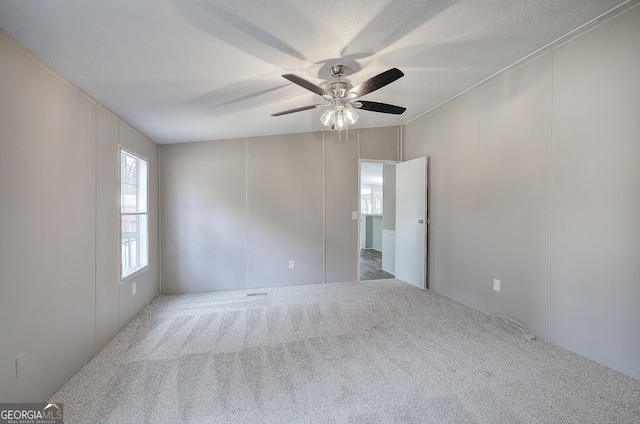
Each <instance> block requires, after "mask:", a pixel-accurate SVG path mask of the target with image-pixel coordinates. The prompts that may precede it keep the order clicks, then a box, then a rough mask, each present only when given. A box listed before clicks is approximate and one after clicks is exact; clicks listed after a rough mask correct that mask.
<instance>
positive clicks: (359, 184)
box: [356, 159, 401, 281]
mask: <svg viewBox="0 0 640 424" xmlns="http://www.w3.org/2000/svg"><path fill="white" fill-rule="evenodd" d="M364 162H366V163H380V164H383V165H397V164H398V163H400V162H401V161H399V160H376V159H358V203H357V204H358V238H357V241H358V243H357V245H356V247H357V249H358V250H357V255H356V258H357V266H356V281H362V280H361V279H360V237H361V236H362V235H361V234H360V230H361V229H362V225H361V220H362V216H361V215H362V208H361V202H362V193H361V190H362V182H361V178H362V163H364ZM382 196H383V198H384V192H383V193H382ZM383 213H384V211H383Z"/></svg>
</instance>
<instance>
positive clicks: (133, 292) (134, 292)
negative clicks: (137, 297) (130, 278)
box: [131, 281, 137, 296]
mask: <svg viewBox="0 0 640 424" xmlns="http://www.w3.org/2000/svg"><path fill="white" fill-rule="evenodd" d="M136 291H137V289H136V282H135V281H134V282H133V283H131V295H132V296H133V295H134V294H136Z"/></svg>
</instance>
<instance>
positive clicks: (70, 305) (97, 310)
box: [0, 31, 159, 402]
mask: <svg viewBox="0 0 640 424" xmlns="http://www.w3.org/2000/svg"><path fill="white" fill-rule="evenodd" d="M0 93H2V96H0V199H2V201H0V216H1V217H2V219H0V340H1V342H0V400H1V401H2V402H34V401H41V400H44V399H47V398H48V397H49V396H51V395H52V394H53V392H54V391H55V390H57V389H59V388H60V387H61V386H62V384H64V383H65V382H66V381H67V380H68V379H69V378H70V377H71V376H72V375H73V374H75V373H76V372H77V371H78V370H79V369H80V368H81V367H82V366H84V365H85V364H86V363H87V362H88V361H89V360H90V359H91V357H92V356H93V355H94V354H95V353H96V352H97V351H98V350H99V349H100V348H101V347H102V346H104V344H105V343H106V342H107V341H108V340H110V339H111V338H112V337H113V336H114V335H115V334H116V333H117V332H118V331H119V329H120V328H122V327H123V326H124V325H126V324H127V322H128V320H130V319H131V318H132V317H133V316H135V315H136V314H137V313H138V312H139V311H140V310H141V309H142V308H143V307H144V306H145V305H146V304H148V303H149V302H150V300H151V299H153V298H154V297H155V296H156V295H157V293H158V289H159V286H158V280H159V279H158V272H159V267H158V230H157V228H158V209H157V206H158V185H157V181H158V179H157V171H158V159H157V152H158V149H157V146H156V145H155V144H154V143H152V142H151V141H150V140H148V139H147V138H145V137H144V136H142V135H140V134H139V133H137V132H136V131H134V130H133V129H131V127H129V126H127V125H126V124H125V123H123V122H122V121H121V120H119V119H118V118H116V117H115V116H113V115H112V114H110V113H109V112H108V111H106V110H105V109H103V108H102V107H101V106H100V105H98V104H97V103H96V101H95V100H94V99H92V98H91V97H89V96H88V95H86V94H85V93H83V92H82V91H81V90H79V89H78V88H76V87H75V86H74V85H73V84H72V83H70V82H69V81H67V80H66V79H65V78H64V77H62V76H61V75H59V74H58V73H57V72H55V71H54V70H52V69H51V68H50V67H49V66H48V65H46V64H45V63H44V62H43V61H41V60H40V59H39V58H37V57H35V56H34V55H33V54H32V53H31V52H29V51H28V50H26V49H25V48H24V47H22V46H21V45H19V44H18V43H17V42H16V41H15V40H13V39H12V38H10V37H9V36H8V35H7V34H6V33H4V32H2V31H0ZM118 143H121V144H122V145H124V146H126V147H127V148H129V149H131V150H132V151H135V152H138V153H139V154H141V155H143V156H146V157H147V158H148V159H149V160H150V177H151V181H150V182H151V198H150V205H151V208H150V239H151V249H150V263H151V266H150V268H149V269H148V270H146V271H144V272H142V273H141V274H139V275H137V276H136V278H135V281H137V282H138V284H137V286H138V294H136V295H135V296H131V288H130V286H128V284H122V285H120V284H119V283H120V278H119V254H118V252H119V223H118V210H119V196H118V193H119V190H118V184H117V181H118V167H119V155H118ZM127 290H128V291H127ZM22 352H27V372H26V374H25V375H23V376H21V377H20V378H16V356H18V355H19V354H21V353H22Z"/></svg>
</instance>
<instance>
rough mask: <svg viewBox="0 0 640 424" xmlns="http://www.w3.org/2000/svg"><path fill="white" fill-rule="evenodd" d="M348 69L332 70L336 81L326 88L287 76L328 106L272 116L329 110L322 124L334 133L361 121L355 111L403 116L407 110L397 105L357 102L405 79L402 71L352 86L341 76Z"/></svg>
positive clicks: (330, 71) (340, 66)
mask: <svg viewBox="0 0 640 424" xmlns="http://www.w3.org/2000/svg"><path fill="white" fill-rule="evenodd" d="M346 72H347V67H346V66H344V65H334V66H332V67H331V68H330V69H329V73H330V74H331V76H332V77H333V78H336V79H337V81H334V82H330V83H329V84H327V85H326V86H325V87H324V88H322V87H320V86H318V85H316V84H313V83H312V82H309V81H307V80H306V79H304V78H301V77H299V76H297V75H294V74H285V75H283V77H284V78H286V79H288V80H289V81H291V82H293V83H295V84H298V85H299V86H300V87H302V88H306V89H307V90H309V91H313V92H314V93H316V94H318V95H320V96H322V97H323V98H324V100H325V103H320V104H315V105H309V106H303V107H299V108H295V109H289V110H285V111H282V112H278V113H273V114H271V116H280V115H287V114H289V113H295V112H301V111H303V110H309V109H315V108H318V107H328V109H327V110H326V111H325V112H324V113H323V114H322V116H321V117H320V121H321V122H322V124H324V125H326V126H328V127H331V129H335V130H343V129H345V128H347V127H348V126H349V125H353V124H355V123H356V121H357V120H358V114H357V113H356V109H360V110H368V111H371V112H380V113H391V114H394V115H400V114H402V113H403V112H404V111H405V110H407V109H406V108H404V107H400V106H394V105H390V104H387V103H378V102H369V101H366V100H356V99H358V98H359V97H362V96H364V95H365V94H369V93H371V92H372V91H375V90H378V89H379V88H382V87H384V86H385V85H387V84H391V83H392V82H394V81H395V80H397V79H399V78H401V77H403V76H404V74H403V73H402V71H400V70H399V69H397V68H392V69H389V70H388V71H385V72H383V73H381V74H378V75H376V76H374V77H372V78H369V79H368V80H366V81H364V82H362V83H360V84H358V85H356V86H355V87H354V86H353V85H351V83H349V82H348V81H342V80H341V79H342V77H344V76H345V75H346Z"/></svg>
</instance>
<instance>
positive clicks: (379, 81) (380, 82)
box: [349, 68, 404, 97]
mask: <svg viewBox="0 0 640 424" xmlns="http://www.w3.org/2000/svg"><path fill="white" fill-rule="evenodd" d="M403 76H404V74H403V73H402V71H401V70H400V69H398V68H391V69H389V70H388V71H384V72H383V73H381V74H378V75H376V76H375V77H372V78H369V79H368V80H366V81H364V82H362V83H360V84H358V85H356V86H355V87H353V88H352V89H351V90H349V93H355V94H356V96H355V97H360V96H364V95H365V94H369V93H371V92H372V91H375V90H377V89H379V88H382V87H384V86H385V85H387V84H391V83H392V82H394V81H395V80H397V79H398V78H402V77H403Z"/></svg>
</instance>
